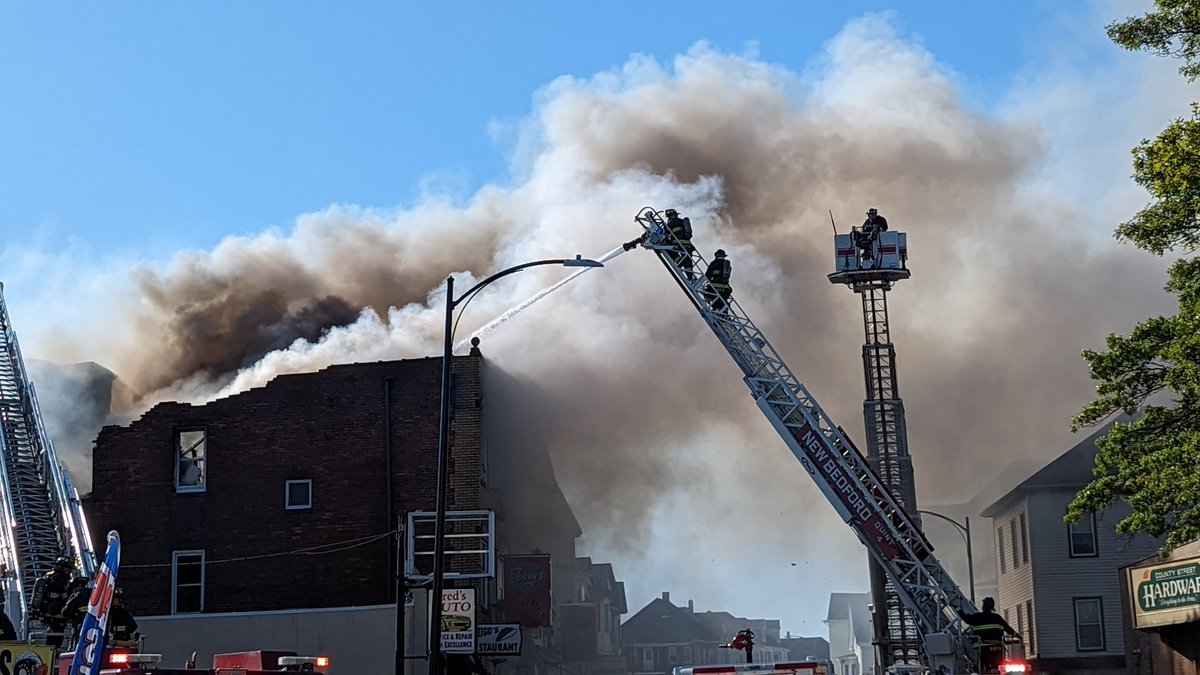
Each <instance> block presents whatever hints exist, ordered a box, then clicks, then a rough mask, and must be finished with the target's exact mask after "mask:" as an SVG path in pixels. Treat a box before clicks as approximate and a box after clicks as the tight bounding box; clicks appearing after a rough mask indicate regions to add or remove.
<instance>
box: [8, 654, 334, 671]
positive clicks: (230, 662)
mask: <svg viewBox="0 0 1200 675" xmlns="http://www.w3.org/2000/svg"><path fill="white" fill-rule="evenodd" d="M74 656H75V655H74V654H73V653H71V652H66V653H64V654H61V655H60V656H59V657H58V672H57V675H70V672H71V660H72V659H73V658H74ZM192 659H193V661H192V662H189V663H188V664H186V665H185V667H183V668H161V667H159V663H160V662H161V661H162V655H160V654H143V653H139V652H137V651H135V650H133V649H129V648H116V649H113V650H110V651H107V652H105V654H104V661H105V664H104V666H103V667H102V668H101V669H100V672H99V675H205V674H208V675H269V674H271V673H313V675H322V673H324V672H325V671H324V669H325V668H328V667H329V658H328V657H325V656H298V655H297V654H296V652H285V651H265V650H259V651H252V652H231V653H229V654H214V655H213V660H212V668H203V669H197V668H196V667H195V663H194V660H195V655H194V654H193V655H192ZM30 675H33V674H32V673H31V674H30Z"/></svg>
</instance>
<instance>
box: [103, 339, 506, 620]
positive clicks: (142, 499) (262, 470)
mask: <svg viewBox="0 0 1200 675" xmlns="http://www.w3.org/2000/svg"><path fill="white" fill-rule="evenodd" d="M479 361H480V359H479V358H478V357H461V358H458V359H456V360H455V373H454V376H455V388H454V401H453V406H454V418H453V420H452V423H451V424H452V429H453V431H452V434H453V436H452V440H453V450H452V457H453V471H454V473H453V479H452V481H451V483H450V492H449V494H448V496H449V503H450V504H451V507H452V508H456V509H478V508H483V506H484V505H483V499H482V490H481V487H482V468H481V467H482V457H481V444H480V411H481V405H480V400H481V385H480V364H479ZM440 373H441V361H440V359H419V360H411V361H393V362H384V363H373V364H353V365H339V366H332V367H330V368H326V369H325V370H322V371H320V372H316V373H305V374H297V375H282V376H280V377H277V378H275V379H274V380H272V381H271V382H270V383H269V384H267V385H266V386H264V387H260V388H257V389H252V390H250V391H246V392H243V393H241V394H237V395H235V396H230V397H228V398H224V399H220V400H217V401H213V402H211V403H208V404H206V405H202V406H193V405H189V404H183V403H162V404H159V405H157V406H155V407H154V408H152V409H151V410H150V411H149V412H147V413H146V414H145V415H143V416H142V417H141V418H140V419H138V420H136V421H134V422H133V423H132V424H130V425H129V426H127V427H115V426H109V427H105V428H104V429H103V430H102V431H101V432H100V435H99V437H98V438H97V439H96V446H95V452H94V457H93V465H92V492H91V495H90V497H89V498H88V500H87V513H88V518H89V521H90V523H91V526H92V534H93V536H94V537H95V539H96V540H97V545H98V546H99V547H101V548H99V549H98V550H102V545H103V537H104V534H105V532H107V531H108V530H112V529H115V530H117V531H119V532H120V533H121V534H122V574H121V584H122V586H123V587H124V588H125V590H126V594H127V595H128V596H129V597H130V598H131V599H132V600H131V601H132V602H133V603H134V604H135V605H136V606H137V608H138V609H139V611H140V612H142V613H145V614H181V613H190V612H228V611H252V610H277V609H290V608H307V607H335V606H348V605H371V604H385V603H388V602H389V601H390V600H391V599H392V598H393V597H394V586H392V576H393V575H392V573H391V570H393V569H394V565H395V562H394V557H393V556H394V551H395V545H394V540H393V539H392V538H390V537H389V536H387V535H388V533H390V532H391V531H393V530H394V529H395V526H396V520H395V519H396V515H395V514H397V513H399V512H400V511H406V510H420V509H425V510H429V509H432V507H433V502H434V489H435V482H434V481H433V480H432V479H431V477H433V476H435V475H436V457H437V442H438V406H439V402H438V392H439V391H440ZM385 413H386V414H385ZM372 537H378V539H376V540H374V541H368V540H370V539H371V538H372ZM361 542H367V543H361ZM356 543H361V545H359V546H357V547H356V548H350V549H347V550H344V551H339V552H337V553H334V554H327V555H296V554H293V555H280V554H284V553H287V552H295V551H300V550H303V549H313V548H315V547H321V546H330V547H333V548H337V547H339V546H346V545H350V544H356ZM262 556H271V557H269V558H263V557H262Z"/></svg>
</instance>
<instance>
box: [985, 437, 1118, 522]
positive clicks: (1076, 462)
mask: <svg viewBox="0 0 1200 675" xmlns="http://www.w3.org/2000/svg"><path fill="white" fill-rule="evenodd" d="M1129 419H1130V418H1129V417H1127V416H1125V415H1122V416H1120V417H1118V418H1116V419H1114V420H1112V421H1111V422H1108V423H1107V424H1105V425H1104V426H1102V427H1100V428H1099V429H1097V430H1096V431H1094V432H1092V434H1091V435H1090V436H1088V437H1087V438H1085V439H1083V440H1082V441H1080V442H1079V443H1076V444H1075V446H1074V447H1072V448H1071V449H1070V450H1067V451H1066V452H1064V453H1063V454H1061V455H1059V456H1058V458H1056V459H1055V460H1054V461H1052V462H1050V463H1049V464H1047V465H1046V466H1044V467H1042V468H1041V469H1039V470H1038V471H1037V472H1036V473H1034V474H1033V475H1032V476H1030V477H1029V478H1026V479H1025V480H1024V481H1022V482H1021V483H1020V484H1018V485H1017V486H1016V487H1014V488H1013V489H1011V490H1009V491H1008V493H1006V494H1005V495H1004V496H1002V497H1000V498H999V499H997V500H996V501H994V502H992V504H991V505H990V506H988V507H987V508H986V509H984V510H983V514H982V515H983V517H985V518H992V517H994V516H996V515H997V514H999V513H1000V512H1001V511H1003V510H1004V508H1005V507H1007V506H1008V505H1009V504H1010V503H1011V502H1012V500H1013V499H1015V498H1017V497H1018V496H1020V495H1022V494H1024V493H1026V492H1029V491H1032V490H1051V489H1055V488H1070V489H1072V490H1078V489H1080V488H1082V487H1083V486H1085V485H1087V484H1088V483H1090V482H1092V477H1093V476H1092V468H1093V467H1094V466H1095V465H1096V455H1097V454H1099V452H1100V450H1099V448H1097V447H1096V441H1097V440H1099V439H1100V438H1102V437H1103V436H1104V435H1105V434H1107V433H1108V430H1109V429H1110V428H1111V427H1112V425H1114V424H1116V423H1117V422H1128V421H1129Z"/></svg>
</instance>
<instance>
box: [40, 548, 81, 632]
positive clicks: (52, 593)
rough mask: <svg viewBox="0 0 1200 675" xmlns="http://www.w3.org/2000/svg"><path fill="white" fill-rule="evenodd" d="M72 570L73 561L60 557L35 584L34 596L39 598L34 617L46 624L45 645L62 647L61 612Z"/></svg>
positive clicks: (62, 626)
mask: <svg viewBox="0 0 1200 675" xmlns="http://www.w3.org/2000/svg"><path fill="white" fill-rule="evenodd" d="M74 569H75V561H74V560H73V559H72V558H70V557H68V556H61V557H60V558H58V559H57V560H55V561H54V567H52V568H51V569H50V571H49V572H47V573H46V575H45V576H43V577H42V578H41V579H38V581H37V584H35V589H34V595H35V596H39V597H38V603H37V605H38V607H37V612H36V614H35V615H34V616H35V618H38V619H40V620H41V621H42V622H43V623H45V624H46V631H47V635H46V644H48V645H51V646H54V647H61V646H62V642H63V630H64V629H65V628H66V627H67V624H66V622H65V621H64V620H63V617H62V610H63V605H64V604H66V601H67V587H68V586H69V585H70V584H71V574H72V572H73V571H74Z"/></svg>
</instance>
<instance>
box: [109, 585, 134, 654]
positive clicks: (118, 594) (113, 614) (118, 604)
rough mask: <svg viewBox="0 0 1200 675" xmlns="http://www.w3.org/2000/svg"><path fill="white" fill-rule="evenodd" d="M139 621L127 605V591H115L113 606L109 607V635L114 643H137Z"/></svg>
mask: <svg viewBox="0 0 1200 675" xmlns="http://www.w3.org/2000/svg"><path fill="white" fill-rule="evenodd" d="M137 629H138V623H137V619H134V618H133V614H131V613H130V611H129V608H128V607H126V606H125V593H124V592H123V591H122V590H121V589H119V588H118V589H116V591H114V592H113V598H112V606H111V607H109V609H108V637H109V639H110V640H112V641H113V642H114V643H125V644H126V645H131V646H132V645H135V644H136V643H137V639H138V633H137Z"/></svg>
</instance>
